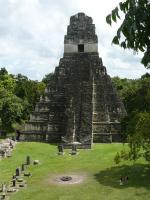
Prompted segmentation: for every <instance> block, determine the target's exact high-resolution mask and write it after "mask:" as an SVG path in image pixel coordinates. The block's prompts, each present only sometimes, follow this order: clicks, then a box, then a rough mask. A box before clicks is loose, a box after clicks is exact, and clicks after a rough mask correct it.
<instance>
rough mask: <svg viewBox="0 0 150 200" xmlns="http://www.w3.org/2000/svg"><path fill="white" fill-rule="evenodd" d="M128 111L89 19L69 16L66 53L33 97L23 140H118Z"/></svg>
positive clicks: (81, 143) (80, 142) (81, 142)
mask: <svg viewBox="0 0 150 200" xmlns="http://www.w3.org/2000/svg"><path fill="white" fill-rule="evenodd" d="M125 115H126V111H125V108H124V105H123V103H122V102H121V100H120V99H119V97H118V95H117V93H116V89H115V88H114V87H113V85H112V82H111V78H110V76H109V75H108V74H107V72H106V68H105V66H103V63H102V59H101V58H100V57H99V53H98V38H97V35H96V33H95V25H94V24H93V22H92V18H91V17H88V16H86V15H85V14H84V13H78V14H76V15H74V16H72V17H71V18H70V25H69V26H68V27H67V34H66V35H65V37H64V55H63V58H61V59H60V62H59V66H58V67H56V68H55V72H54V77H53V81H51V83H50V84H49V85H48V87H47V88H46V90H45V94H44V96H42V97H41V98H40V100H39V102H37V104H36V107H35V110H34V111H33V112H32V114H31V116H30V120H29V121H28V122H27V123H26V125H25V130H24V131H22V132H21V139H24V140H35V141H38V140H43V141H48V142H61V143H63V144H64V145H65V144H66V145H70V144H72V143H76V144H78V145H79V147H80V148H90V147H91V144H92V143H93V142H115V141H120V140H121V137H120V122H119V121H120V119H121V118H122V117H124V116H125Z"/></svg>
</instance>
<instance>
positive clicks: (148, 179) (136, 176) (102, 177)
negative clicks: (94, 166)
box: [94, 164, 150, 190]
mask: <svg viewBox="0 0 150 200" xmlns="http://www.w3.org/2000/svg"><path fill="white" fill-rule="evenodd" d="M94 176H95V179H96V180H97V181H98V182H99V183H100V184H102V185H105V186H110V187H114V188H122V189H123V188H126V187H135V188H138V187H139V188H140V187H144V188H146V189H149V190H150V165H148V164H133V165H131V166H129V165H122V166H115V167H111V168H107V169H106V170H103V171H100V172H99V173H97V174H95V175H94ZM121 176H128V177H129V180H128V182H125V183H124V185H123V186H120V185H119V180H120V177H121Z"/></svg>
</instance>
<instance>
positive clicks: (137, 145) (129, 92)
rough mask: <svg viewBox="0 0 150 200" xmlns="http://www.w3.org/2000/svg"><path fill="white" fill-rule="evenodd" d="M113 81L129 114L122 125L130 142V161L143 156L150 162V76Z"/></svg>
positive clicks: (115, 79) (124, 134)
mask: <svg viewBox="0 0 150 200" xmlns="http://www.w3.org/2000/svg"><path fill="white" fill-rule="evenodd" d="M112 80H113V83H114V85H115V86H116V88H117V90H118V93H119V95H120V97H121V98H122V100H123V102H124V105H125V107H126V110H127V113H128V116H127V117H125V118H124V119H122V122H121V125H122V133H123V136H124V138H127V140H128V142H129V147H130V152H129V154H128V156H129V159H131V160H137V159H138V158H140V157H141V156H143V157H144V158H145V159H146V160H147V161H150V151H149V149H150V74H148V73H147V74H145V75H143V76H142V77H141V78H140V79H137V80H128V79H120V78H118V77H114V78H113V79H112ZM120 156H121V158H123V157H124V156H122V155H120ZM124 159H126V158H124Z"/></svg>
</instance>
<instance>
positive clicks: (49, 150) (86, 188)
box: [0, 142, 150, 200]
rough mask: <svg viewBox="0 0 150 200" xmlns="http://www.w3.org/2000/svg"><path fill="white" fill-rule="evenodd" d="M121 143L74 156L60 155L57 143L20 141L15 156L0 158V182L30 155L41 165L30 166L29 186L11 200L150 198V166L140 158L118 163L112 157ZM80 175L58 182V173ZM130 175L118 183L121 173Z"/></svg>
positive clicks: (98, 145)
mask: <svg viewBox="0 0 150 200" xmlns="http://www.w3.org/2000/svg"><path fill="white" fill-rule="evenodd" d="M122 148H123V145H122V144H95V145H93V149H92V150H79V154H78V155H77V156H71V155H70V154H69V152H70V150H67V151H65V152H66V153H65V155H64V156H58V155H57V147H56V146H55V145H49V144H43V143H34V142H33V143H19V144H18V145H17V147H16V149H15V150H14V152H13V157H11V158H7V159H4V160H1V161H0V182H1V183H2V182H4V181H7V182H9V181H10V179H11V177H12V175H13V174H14V172H15V169H16V168H17V167H18V166H20V165H21V164H22V163H23V162H24V161H25V158H26V156H27V155H30V156H31V157H32V159H38V160H40V165H38V166H30V167H29V171H30V172H31V173H32V177H31V178H28V179H27V187H26V188H24V189H21V190H19V192H17V193H14V194H13V195H11V199H12V200H143V199H144V200H149V199H150V166H149V164H148V163H146V162H144V161H143V160H140V161H138V162H136V163H130V162H123V163H121V164H119V165H115V164H114V161H113V158H114V155H115V153H116V152H117V151H119V150H120V149H122ZM59 174H60V175H62V174H80V175H82V174H83V175H84V177H85V180H84V181H83V182H82V183H80V184H76V185H57V184H53V183H52V181H51V179H53V177H55V175H56V176H57V175H59ZM121 175H122V176H125V175H128V176H129V182H128V183H126V184H125V185H123V186H120V185H119V178H120V176H121Z"/></svg>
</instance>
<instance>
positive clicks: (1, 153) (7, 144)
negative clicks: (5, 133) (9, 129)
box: [0, 138, 17, 160]
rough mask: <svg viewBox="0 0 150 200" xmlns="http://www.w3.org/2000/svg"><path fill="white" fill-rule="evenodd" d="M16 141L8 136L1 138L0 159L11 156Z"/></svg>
mask: <svg viewBox="0 0 150 200" xmlns="http://www.w3.org/2000/svg"><path fill="white" fill-rule="evenodd" d="M16 144H17V142H16V141H14V140H11V139H9V138H7V139H5V140H2V141H1V143H0V160H1V159H2V158H7V157H11V156H12V150H13V149H14V148H15V146H16Z"/></svg>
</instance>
